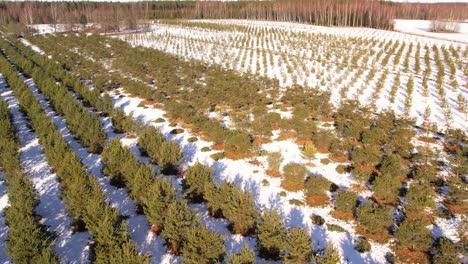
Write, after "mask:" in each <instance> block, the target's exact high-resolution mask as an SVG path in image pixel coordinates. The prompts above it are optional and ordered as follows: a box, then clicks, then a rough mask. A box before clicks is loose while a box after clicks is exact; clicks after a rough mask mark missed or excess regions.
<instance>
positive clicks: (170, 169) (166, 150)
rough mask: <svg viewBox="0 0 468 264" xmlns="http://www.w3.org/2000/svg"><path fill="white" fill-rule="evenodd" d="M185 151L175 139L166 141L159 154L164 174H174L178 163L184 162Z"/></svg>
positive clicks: (159, 163) (159, 162)
mask: <svg viewBox="0 0 468 264" xmlns="http://www.w3.org/2000/svg"><path fill="white" fill-rule="evenodd" d="M183 159H184V153H183V152H182V150H181V149H180V147H179V145H177V143H175V142H174V141H165V142H164V143H163V144H162V146H161V148H160V149H159V154H158V165H159V166H160V167H161V168H162V172H163V173H164V174H172V173H175V172H174V168H175V166H176V165H178V164H180V163H182V161H183Z"/></svg>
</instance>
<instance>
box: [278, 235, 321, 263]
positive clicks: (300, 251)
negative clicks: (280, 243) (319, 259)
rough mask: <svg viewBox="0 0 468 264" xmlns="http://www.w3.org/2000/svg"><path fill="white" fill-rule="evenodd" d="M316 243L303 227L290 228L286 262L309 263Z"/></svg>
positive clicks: (287, 238) (287, 239)
mask: <svg viewBox="0 0 468 264" xmlns="http://www.w3.org/2000/svg"><path fill="white" fill-rule="evenodd" d="M313 246H314V244H313V243H312V240H311V238H310V235H309V233H307V231H306V230H305V229H303V228H298V227H293V228H291V229H289V230H288V232H287V236H286V242H285V250H284V251H285V255H284V256H283V261H284V263H304V264H305V263H309V262H310V259H311V256H312V248H313Z"/></svg>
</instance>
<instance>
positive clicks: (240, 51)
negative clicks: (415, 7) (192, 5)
mask: <svg viewBox="0 0 468 264" xmlns="http://www.w3.org/2000/svg"><path fill="white" fill-rule="evenodd" d="M203 22H204V23H206V22H208V23H213V24H218V25H227V26H233V25H234V26H240V28H237V29H230V30H213V29H210V28H206V27H201V26H200V27H199V26H196V25H197V23H200V25H202V24H201V23H203ZM189 23H192V24H191V25H189V26H187V25H182V26H181V25H168V24H156V25H154V26H152V31H151V32H148V33H143V34H128V35H119V36H117V37H118V38H120V39H123V40H126V41H128V42H129V43H130V44H132V45H134V46H145V47H151V48H155V49H158V50H161V51H163V52H167V53H170V54H174V55H177V56H180V57H182V58H185V59H196V60H200V61H203V62H205V63H208V64H218V65H221V66H223V67H225V68H228V69H234V70H237V71H239V72H241V73H250V74H253V75H256V76H265V77H268V78H275V79H277V80H278V82H279V84H280V85H281V86H282V87H287V86H290V85H292V84H295V83H297V84H300V85H304V86H308V87H317V88H319V89H321V90H325V91H328V92H330V93H331V102H332V104H334V105H335V106H338V105H339V104H340V103H341V101H342V99H355V100H359V102H360V103H361V104H364V105H369V106H371V107H373V108H375V110H376V111H381V110H393V111H395V112H396V114H399V115H401V116H405V117H407V116H410V117H413V118H416V121H417V123H418V124H421V123H422V122H423V121H424V112H425V109H426V108H430V109H431V115H430V117H429V120H431V121H432V122H434V123H436V124H437V125H438V126H439V127H440V128H446V127H451V128H461V129H468V128H467V125H466V124H467V122H468V114H467V113H464V112H463V110H462V108H461V107H460V105H459V103H458V98H459V97H462V98H464V100H465V101H468V88H467V87H468V86H467V83H468V79H467V76H465V74H464V71H465V70H466V64H467V63H468V61H467V58H465V57H464V54H466V51H467V50H468V45H466V44H461V43H457V42H453V41H446V40H440V39H434V38H430V37H422V36H416V35H411V34H405V33H400V32H394V31H386V30H378V29H371V28H343V27H323V26H313V25H306V24H297V23H288V22H271V21H251V20H193V21H189ZM205 25H206V24H205ZM463 36H464V37H465V38H466V39H467V41H468V34H463ZM313 40H316V41H313ZM467 43H468V42H467ZM417 45H420V52H419V53H417ZM426 45H427V49H426ZM392 47H395V49H393V50H392ZM434 49H436V51H434ZM445 49H446V50H447V51H448V52H447V54H445V53H444V52H443V51H444V50H445ZM400 50H401V52H400V56H399V57H398V56H397V55H396V54H397V53H398V51H400ZM426 53H427V56H429V64H428V65H427V64H426V61H425V56H426ZM387 54H388V58H387ZM446 56H448V57H447V59H446ZM436 57H438V58H440V60H441V61H442V65H443V66H444V70H445V77H444V78H443V84H442V86H441V90H440V89H438V88H437V83H436V80H437V76H438V66H437V64H436ZM397 60H398V61H397ZM406 60H407V62H405V61H406ZM416 60H418V61H419V63H420V66H419V70H416V69H415V64H416ZM449 61H450V62H452V63H454V65H449V63H450V62H449ZM404 65H407V66H404ZM451 66H454V67H455V72H454V73H453V74H452V73H449V68H450V67H451ZM429 68H430V69H431V74H430V76H429V77H428V88H427V90H428V92H427V93H426V92H425V89H424V86H423V81H422V80H423V74H424V72H425V71H427V70H428V69H429ZM385 71H386V72H387V75H386V79H385V80H384V81H383V85H382V87H380V89H379V90H377V83H378V82H379V81H380V78H381V77H382V75H383V73H384V72H385ZM371 72H372V73H371ZM371 74H373V75H371ZM398 76H400V81H401V82H400V85H399V86H398V87H396V90H395V91H394V94H395V95H394V98H392V95H391V93H392V92H393V91H392V90H393V84H394V83H395V81H396V79H397V77H398ZM410 77H413V80H414V90H413V92H412V94H408V93H407V83H408V80H409V79H410ZM407 99H410V101H411V103H410V105H409V107H406V102H407Z"/></svg>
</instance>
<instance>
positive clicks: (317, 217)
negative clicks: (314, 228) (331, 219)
mask: <svg viewBox="0 0 468 264" xmlns="http://www.w3.org/2000/svg"><path fill="white" fill-rule="evenodd" d="M310 219H311V220H312V224H314V225H320V226H321V225H323V224H325V219H323V217H321V216H320V215H316V214H313V215H311V216H310Z"/></svg>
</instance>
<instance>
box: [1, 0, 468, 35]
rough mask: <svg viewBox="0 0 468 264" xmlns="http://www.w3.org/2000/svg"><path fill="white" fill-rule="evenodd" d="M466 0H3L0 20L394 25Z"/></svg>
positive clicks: (451, 15)
mask: <svg viewBox="0 0 468 264" xmlns="http://www.w3.org/2000/svg"><path fill="white" fill-rule="evenodd" d="M467 10H468V4H464V3H437V4H428V3H392V2H385V1H377V0H371V1H365V0H345V1H342V0H333V1H329V0H312V1H310V0H277V1H239V2H220V1H180V2H173V1H167V2H164V1H163V2H138V3H98V2H61V3H50V2H48V3H47V2H46V3H44V2H28V1H26V2H3V3H0V18H1V20H0V23H2V24H6V23H11V22H20V23H22V24H25V25H29V24H42V23H47V24H57V23H61V24H68V25H70V27H69V29H70V30H72V29H73V26H72V24H83V25H85V24H86V23H88V22H92V23H99V24H101V25H102V26H103V27H102V28H103V29H105V30H119V28H120V27H121V26H124V27H127V28H135V27H136V26H137V24H138V21H139V20H142V19H174V18H177V19H181V18H184V19H207V18H212V19H228V18H233V19H258V20H273V21H289V22H300V23H312V24H319V25H338V26H364V27H373V28H385V29H388V28H392V19H395V18H400V19H429V20H434V19H457V20H460V19H465V18H466V17H467V14H468V11H467Z"/></svg>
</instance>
